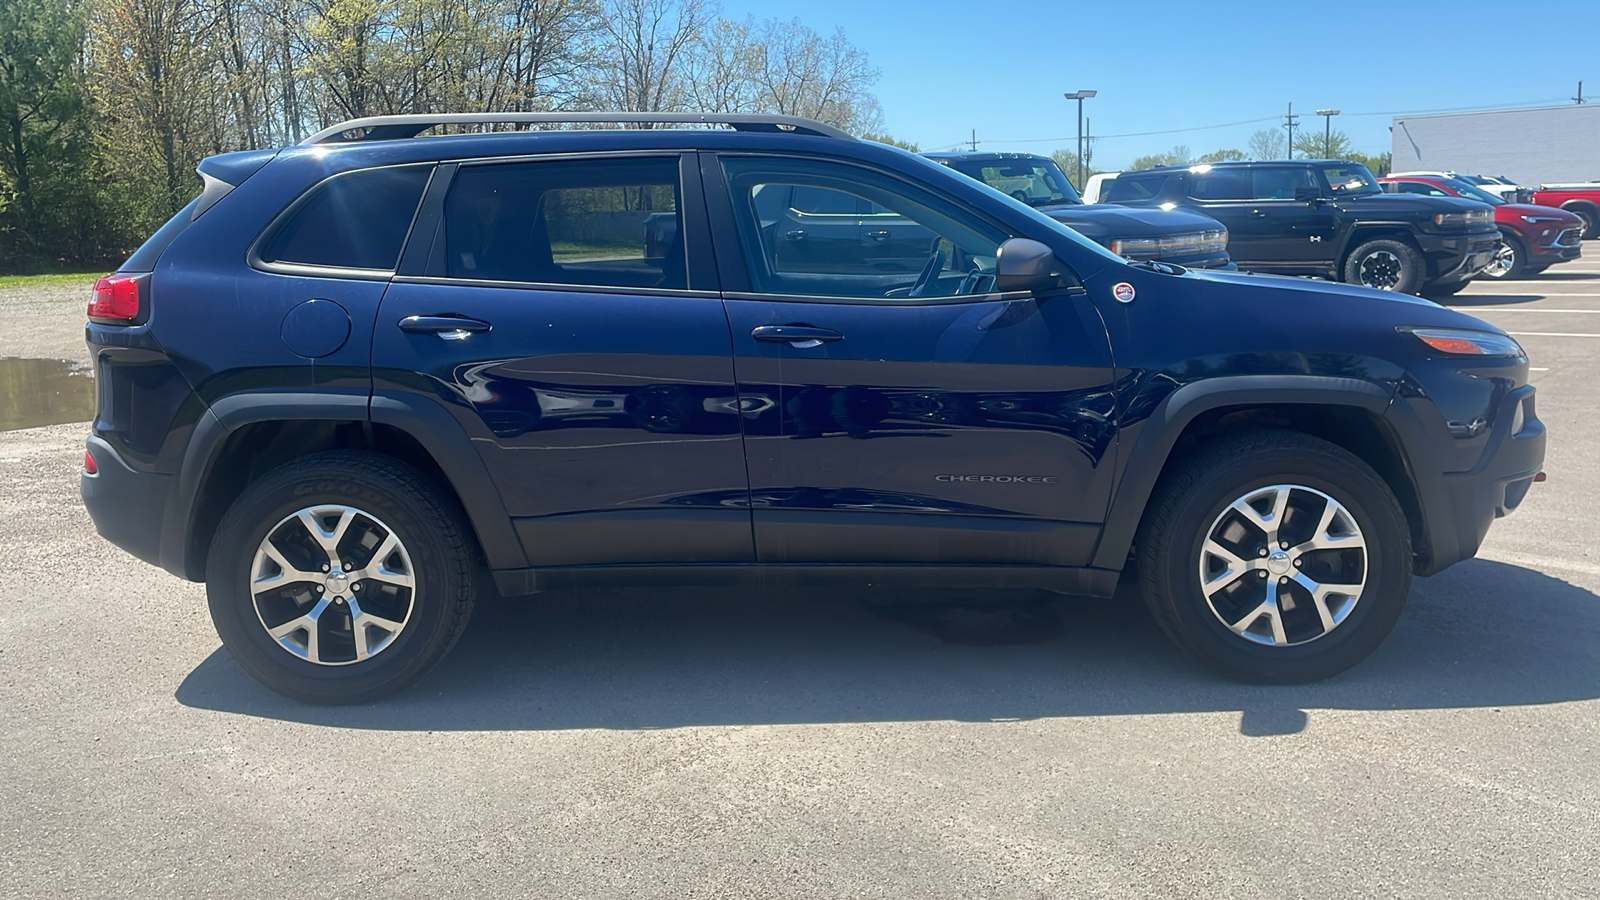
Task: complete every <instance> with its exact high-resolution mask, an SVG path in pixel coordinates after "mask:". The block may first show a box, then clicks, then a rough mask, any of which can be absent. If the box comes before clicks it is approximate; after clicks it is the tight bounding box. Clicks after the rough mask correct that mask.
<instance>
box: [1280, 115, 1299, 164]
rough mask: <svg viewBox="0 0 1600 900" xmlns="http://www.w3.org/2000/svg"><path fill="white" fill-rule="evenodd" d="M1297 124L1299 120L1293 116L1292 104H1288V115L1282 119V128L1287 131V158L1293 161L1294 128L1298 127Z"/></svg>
mask: <svg viewBox="0 0 1600 900" xmlns="http://www.w3.org/2000/svg"><path fill="white" fill-rule="evenodd" d="M1299 123H1300V120H1299V119H1297V118H1295V115H1294V104H1293V103H1290V104H1289V114H1288V115H1286V116H1284V117H1283V127H1285V128H1287V129H1289V158H1290V159H1294V126H1296V125H1298V124H1299Z"/></svg>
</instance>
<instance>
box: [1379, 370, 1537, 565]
mask: <svg viewBox="0 0 1600 900" xmlns="http://www.w3.org/2000/svg"><path fill="white" fill-rule="evenodd" d="M1519 405H1520V406H1521V407H1522V413H1523V421H1522V423H1521V427H1520V429H1519V430H1518V431H1517V432H1516V433H1515V434H1513V433H1511V428H1512V425H1513V421H1514V419H1515V418H1516V416H1515V411H1516V407H1517V406H1519ZM1401 408H1402V407H1401V405H1400V404H1396V405H1395V406H1392V407H1390V410H1391V413H1394V412H1395V411H1397V410H1399V409H1401ZM1495 422H1496V427H1495V432H1494V434H1493V435H1492V437H1491V438H1490V442H1489V444H1488V446H1487V447H1485V449H1484V453H1483V456H1482V457H1481V458H1480V459H1479V460H1478V463H1477V465H1475V466H1473V468H1472V469H1471V470H1470V471H1466V472H1450V473H1444V474H1439V475H1433V476H1432V477H1426V476H1423V475H1422V473H1421V472H1420V471H1419V472H1418V476H1419V477H1418V479H1417V488H1418V493H1419V495H1420V496H1419V497H1418V499H1419V501H1420V502H1421V505H1422V513H1423V528H1424V531H1425V532H1426V537H1427V553H1426V555H1425V556H1424V557H1423V558H1421V559H1419V561H1418V572H1417V574H1419V575H1432V574H1434V573H1436V572H1440V571H1442V570H1444V569H1446V568H1448V567H1450V566H1452V565H1454V564H1455V563H1458V562H1460V561H1461V560H1463V559H1470V558H1471V557H1472V556H1474V555H1476V554H1477V552H1478V547H1479V546H1481V545H1482V544H1483V538H1484V535H1486V534H1488V532H1489V526H1490V525H1492V524H1493V523H1494V520H1495V519H1498V518H1500V517H1502V516H1506V515H1509V514H1511V513H1512V512H1513V511H1515V510H1516V508H1517V507H1518V506H1520V505H1521V504H1522V501H1523V499H1524V498H1526V496H1527V493H1528V489H1529V488H1530V487H1532V486H1533V479H1534V476H1536V475H1537V474H1538V473H1539V471H1540V469H1541V467H1542V466H1543V465H1544V451H1545V428H1544V423H1543V422H1540V421H1539V417H1538V415H1537V414H1536V410H1535V407H1534V388H1533V386H1532V385H1523V386H1522V387H1520V388H1517V389H1516V390H1514V391H1512V392H1510V394H1509V395H1507V396H1506V398H1505V400H1504V401H1503V404H1502V406H1501V409H1500V412H1499V414H1498V415H1496V417H1495ZM1396 424H1400V423H1396ZM1413 461H1414V462H1417V463H1419V464H1420V465H1419V469H1420V467H1421V465H1426V462H1425V457H1423V458H1422V459H1418V458H1417V456H1416V455H1413Z"/></svg>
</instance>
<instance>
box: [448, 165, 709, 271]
mask: <svg viewBox="0 0 1600 900" xmlns="http://www.w3.org/2000/svg"><path fill="white" fill-rule="evenodd" d="M678 209H679V204H678V161H677V159H675V158H665V159H599V160H567V161H560V162H528V163H506V164H499V165H485V166H464V167H462V169H461V170H460V171H459V172H458V173H457V174H456V178H455V182H454V183H453V184H452V185H451V186H450V195H449V196H448V197H446V198H445V209H444V215H445V234H444V239H445V247H444V258H445V272H444V274H445V275H447V276H448V277H451V278H474V279H484V280H488V281H523V282H534V283H539V284H571V285H595V286H604V287H663V288H684V287H686V286H687V283H688V279H687V268H686V265H685V257H684V247H683V241H682V239H681V237H680V236H681V235H682V234H683V229H682V227H681V222H680V221H679V217H678Z"/></svg>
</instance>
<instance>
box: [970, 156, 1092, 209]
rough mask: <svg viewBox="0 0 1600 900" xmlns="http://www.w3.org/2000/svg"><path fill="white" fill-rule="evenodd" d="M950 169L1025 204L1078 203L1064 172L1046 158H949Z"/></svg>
mask: <svg viewBox="0 0 1600 900" xmlns="http://www.w3.org/2000/svg"><path fill="white" fill-rule="evenodd" d="M950 168H952V169H955V170H956V171H957V172H960V173H961V174H963V175H966V176H967V177H969V178H976V179H978V180H979V181H981V182H983V183H984V184H987V185H988V186H990V187H992V188H994V189H995V190H997V191H999V192H1000V193H1002V194H1010V195H1011V196H1012V197H1013V198H1015V199H1017V200H1020V201H1022V202H1023V203H1026V204H1028V205H1029V206H1034V207H1038V206H1060V205H1062V204H1064V203H1082V202H1083V199H1082V198H1080V197H1079V196H1078V192H1077V191H1075V190H1073V188H1072V183H1071V182H1070V181H1068V180H1067V176H1066V173H1064V172H1062V171H1061V167H1060V166H1057V165H1056V164H1055V161H1054V160H1050V159H989V160H982V159H979V160H951V161H950Z"/></svg>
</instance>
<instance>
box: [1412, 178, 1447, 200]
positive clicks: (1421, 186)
mask: <svg viewBox="0 0 1600 900" xmlns="http://www.w3.org/2000/svg"><path fill="white" fill-rule="evenodd" d="M1400 193H1402V194H1422V195H1424V196H1427V197H1448V196H1450V195H1449V194H1447V193H1445V192H1444V191H1443V190H1441V189H1440V188H1436V187H1434V186H1433V185H1431V184H1425V183H1423V182H1421V181H1402V182H1400Z"/></svg>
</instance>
